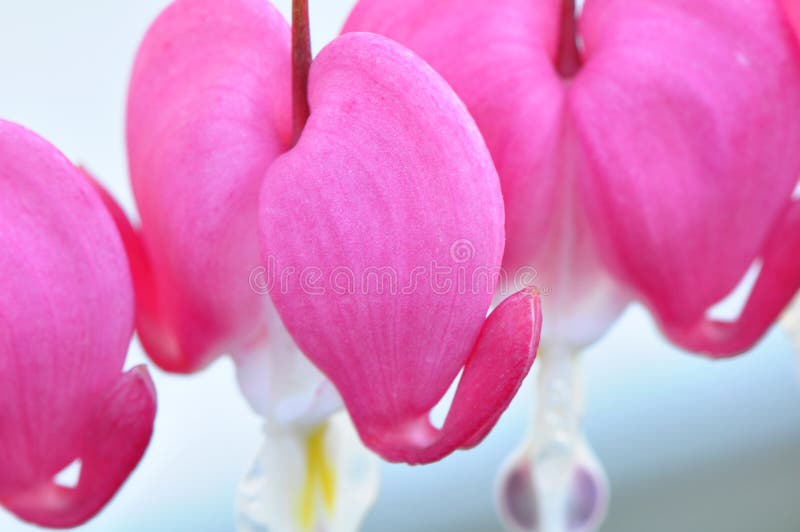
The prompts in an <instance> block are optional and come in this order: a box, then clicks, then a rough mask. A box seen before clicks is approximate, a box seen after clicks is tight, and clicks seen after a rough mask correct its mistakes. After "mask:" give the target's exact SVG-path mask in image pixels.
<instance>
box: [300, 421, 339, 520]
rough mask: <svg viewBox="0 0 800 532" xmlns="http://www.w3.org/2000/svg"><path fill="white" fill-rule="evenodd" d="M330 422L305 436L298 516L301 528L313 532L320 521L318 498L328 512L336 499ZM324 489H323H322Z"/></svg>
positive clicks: (329, 512) (330, 511)
mask: <svg viewBox="0 0 800 532" xmlns="http://www.w3.org/2000/svg"><path fill="white" fill-rule="evenodd" d="M327 430H328V427H327V424H321V425H319V426H318V427H316V428H315V429H314V430H312V431H311V432H310V433H309V434H308V436H306V441H305V447H306V477H305V482H304V484H303V489H302V491H301V493H300V500H299V505H298V520H299V522H300V528H301V530H304V531H307V532H310V531H311V530H313V528H314V525H315V524H316V521H317V507H318V501H320V499H321V502H322V504H323V507H324V509H325V511H326V513H327V514H328V515H331V514H333V510H334V505H335V503H336V470H335V468H334V467H333V464H332V463H331V461H330V460H329V458H328V456H327V454H326V452H325V434H326V432H327ZM320 492H321V493H320Z"/></svg>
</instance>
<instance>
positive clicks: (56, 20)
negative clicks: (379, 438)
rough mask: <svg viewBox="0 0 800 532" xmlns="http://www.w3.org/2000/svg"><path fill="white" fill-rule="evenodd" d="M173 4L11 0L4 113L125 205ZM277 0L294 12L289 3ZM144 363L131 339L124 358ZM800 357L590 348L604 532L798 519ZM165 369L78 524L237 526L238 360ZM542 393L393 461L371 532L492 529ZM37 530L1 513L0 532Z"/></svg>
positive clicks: (741, 526) (245, 460) (639, 319)
mask: <svg viewBox="0 0 800 532" xmlns="http://www.w3.org/2000/svg"><path fill="white" fill-rule="evenodd" d="M265 1H266V0H265ZM531 1H536V0H531ZM165 4H166V2H165V1H164V0H136V1H134V0H70V1H59V0H24V1H23V0H0V117H3V118H6V119H11V120H14V121H18V122H21V123H23V124H25V125H27V126H28V127H30V128H32V129H34V130H36V131H37V132H39V133H40V134H42V135H44V136H45V137H47V138H48V139H50V140H51V141H52V142H54V143H55V144H57V145H58V146H59V147H60V148H61V149H62V150H63V151H64V152H65V153H66V154H67V155H69V156H70V157H71V158H73V159H74V160H75V161H78V162H81V163H84V164H86V165H87V166H88V167H89V168H90V169H91V170H92V171H93V172H95V173H96V174H97V175H98V176H99V177H100V179H101V180H102V181H103V182H104V183H105V184H106V185H107V186H108V187H109V188H110V189H111V190H112V191H113V193H114V194H115V195H116V196H117V197H118V198H120V199H121V201H122V203H123V204H124V205H125V207H126V208H127V209H129V211H130V210H131V209H132V206H133V202H132V199H131V195H130V191H129V189H128V185H127V184H126V165H125V153H124V145H123V136H122V132H123V119H122V116H123V108H124V99H125V90H126V84H127V78H128V74H129V70H130V67H131V62H132V59H133V54H134V51H135V48H136V46H137V43H138V41H139V39H140V38H141V36H142V34H143V32H144V30H145V28H146V27H147V25H148V23H149V22H150V21H151V20H152V18H153V17H154V16H155V14H156V13H157V12H158V11H159V10H160V9H161V8H162V7H163V6H164V5H165ZM352 4H353V1H352V0H346V1H337V2H334V1H332V0H317V1H312V2H311V10H312V27H313V28H314V40H315V48H319V47H320V45H321V44H323V43H324V42H327V41H328V40H329V39H330V38H332V37H333V36H334V35H335V34H336V32H337V30H338V28H339V27H340V26H341V23H342V22H343V20H344V17H345V15H346V13H347V11H348V9H349V8H350V6H351V5H352ZM278 5H279V7H280V8H281V10H282V11H283V12H284V13H288V7H289V1H288V0H283V1H281V2H278ZM143 361H144V359H143V357H142V355H141V351H140V349H139V348H138V346H135V347H134V348H132V350H131V355H130V358H129V364H135V363H140V362H143ZM797 362H798V361H797V359H796V357H795V356H794V354H793V353H792V351H791V349H790V346H789V343H788V341H787V340H786V338H785V337H784V336H783V335H782V334H781V333H780V332H779V331H777V330H776V331H774V332H773V333H772V334H771V335H770V336H769V337H768V338H767V339H766V340H765V341H764V342H763V344H762V345H761V346H760V347H759V348H758V349H757V350H756V351H755V352H753V353H752V354H750V355H748V356H745V357H742V358H739V359H737V360H735V361H732V362H721V363H711V362H708V361H705V360H700V359H697V358H693V357H690V356H688V355H685V354H682V353H679V352H677V351H675V350H674V349H671V348H669V347H668V346H667V345H665V343H664V342H663V341H662V340H660V339H659V336H658V334H657V332H656V331H655V330H654V328H653V325H652V323H651V321H650V319H649V317H648V316H647V315H646V313H644V312H643V311H642V310H641V309H633V310H632V311H631V312H629V313H628V314H626V316H625V318H624V319H623V320H622V321H621V322H620V323H619V324H618V326H617V327H616V328H615V329H614V330H613V331H612V332H611V333H610V334H609V335H608V337H607V338H606V339H605V340H604V341H603V342H602V343H600V344H599V345H597V346H596V347H595V348H594V349H592V350H591V351H590V352H589V353H588V355H587V357H586V379H587V382H588V394H587V400H588V410H587V416H586V426H587V431H588V433H589V437H590V440H591V441H592V443H593V445H594V446H595V448H596V449H597V451H598V454H599V455H600V457H601V459H602V460H603V461H604V462H605V464H606V466H607V468H608V471H609V474H610V476H611V481H612V484H613V489H614V499H613V502H612V509H611V514H610V517H609V521H608V524H607V526H606V528H605V530H608V531H619V532H623V531H624V532H644V531H648V532H659V531H664V532H674V531H689V532H694V531H697V532H736V531H741V532H749V531H756V530H758V531H772V532H797V531H800V379H798V370H797ZM154 376H155V381H156V385H157V387H158V391H159V414H158V419H157V425H156V433H155V437H154V439H153V442H152V445H151V447H150V450H149V451H148V453H147V455H146V457H145V460H144V462H143V463H142V465H141V466H140V467H139V468H138V469H137V471H136V472H135V474H134V475H133V476H132V478H131V479H130V481H129V482H128V483H127V484H126V485H125V487H124V489H123V490H122V491H121V493H120V494H119V495H118V496H117V497H116V498H115V499H114V501H113V502H112V503H111V505H110V506H109V507H108V508H107V509H106V510H105V511H104V512H103V513H102V514H101V515H100V516H99V517H98V518H97V519H95V520H94V521H93V522H91V523H90V524H89V525H86V526H85V527H83V528H81V530H83V531H85V532H90V531H91V532H143V531H153V532H176V531H177V532H182V531H192V532H227V531H232V530H233V517H232V516H233V498H234V491H235V486H236V483H237V481H238V479H239V478H240V476H241V475H242V474H243V473H244V471H245V469H246V468H247V466H248V465H249V462H250V460H251V459H252V457H253V456H254V454H255V452H256V449H257V446H258V444H259V421H258V419H257V418H256V417H255V416H253V415H252V414H251V413H250V412H249V411H248V409H247V407H246V406H245V405H244V403H243V401H242V400H241V399H240V398H239V395H238V392H237V390H236V387H235V383H234V377H233V371H232V366H231V364H230V362H229V361H228V360H222V361H220V362H218V363H217V364H215V365H214V366H213V367H212V368H211V369H210V370H208V371H206V372H204V373H203V374H201V375H198V376H195V377H191V378H185V377H173V376H167V375H165V374H163V373H161V372H159V371H157V370H154ZM530 397H532V392H531V390H530V388H529V387H528V388H526V389H523V391H522V392H521V393H520V396H519V397H518V400H517V401H516V402H515V404H514V405H513V406H512V408H511V409H510V410H509V412H508V413H507V414H506V415H505V416H504V417H503V419H502V420H501V422H500V424H499V426H498V428H497V429H496V430H495V431H494V432H493V434H492V435H491V437H490V438H489V439H488V440H487V441H486V442H485V443H484V444H483V445H482V446H481V447H479V448H478V449H477V450H475V451H473V452H470V453H458V454H457V455H455V456H453V457H451V458H449V459H447V460H445V461H443V462H442V463H440V464H437V465H434V466H430V467H426V468H410V467H405V466H396V465H395V466H390V465H386V466H385V467H384V468H383V491H382V494H381V497H380V499H379V501H378V503H377V505H376V506H375V509H374V511H373V512H372V514H371V515H370V517H369V519H368V521H367V525H366V527H365V528H366V530H368V531H376V532H377V531H381V532H393V531H397V532H405V531H409V530H418V531H445V530H453V531H461V532H466V531H475V532H484V531H491V530H495V529H497V524H496V522H495V520H494V519H495V518H494V513H493V510H492V502H491V487H492V482H493V476H494V472H495V470H496V468H497V466H498V464H499V463H500V461H501V460H502V458H503V457H504V456H505V455H506V454H507V452H509V451H510V450H511V449H512V448H513V447H514V445H515V444H516V443H517V441H518V440H519V439H520V438H521V436H522V433H523V428H524V425H525V423H526V417H527V412H528V408H529V406H530ZM1 438H2V435H0V439H1ZM0 445H2V442H1V441H0ZM0 474H2V472H0ZM29 530H32V528H31V527H27V526H25V525H22V524H19V523H18V522H17V521H15V520H14V519H13V518H11V517H10V516H9V515H8V514H6V513H4V512H2V510H0V531H1V532H23V531H29Z"/></svg>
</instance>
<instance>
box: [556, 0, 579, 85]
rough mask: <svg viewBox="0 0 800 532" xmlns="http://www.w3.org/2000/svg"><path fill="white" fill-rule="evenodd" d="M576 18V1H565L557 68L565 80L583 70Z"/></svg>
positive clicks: (563, 3)
mask: <svg viewBox="0 0 800 532" xmlns="http://www.w3.org/2000/svg"><path fill="white" fill-rule="evenodd" d="M575 17H576V14H575V0H563V2H562V4H561V36H560V41H559V46H558V64H557V67H558V72H559V73H560V74H561V76H562V77H564V78H571V77H573V76H574V75H575V74H576V73H577V72H578V70H580V68H581V52H580V50H578V24H577V20H576V18H575Z"/></svg>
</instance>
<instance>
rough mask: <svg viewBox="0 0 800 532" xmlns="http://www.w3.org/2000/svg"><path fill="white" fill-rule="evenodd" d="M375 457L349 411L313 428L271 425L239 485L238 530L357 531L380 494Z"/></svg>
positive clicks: (251, 531)
mask: <svg viewBox="0 0 800 532" xmlns="http://www.w3.org/2000/svg"><path fill="white" fill-rule="evenodd" d="M378 484H379V471H378V459H377V457H376V456H375V455H374V454H373V453H371V452H370V451H368V450H367V449H366V448H365V447H364V446H363V444H362V443H361V440H360V439H359V438H358V435H357V434H356V432H355V429H354V428H353V425H352V423H351V422H350V419H349V418H348V416H347V414H346V413H340V414H337V415H336V416H334V417H332V418H331V419H330V420H329V421H326V422H324V423H322V424H320V425H317V426H315V427H311V428H306V429H303V430H298V429H297V428H289V429H288V430H287V427H285V426H281V425H276V424H271V425H268V426H267V427H266V428H265V442H264V445H263V447H262V449H261V450H260V451H259V454H258V456H257V457H256V460H255V462H254V464H253V467H252V469H251V471H250V472H249V473H248V475H247V476H246V477H245V479H244V480H243V481H242V483H241V484H240V487H239V495H238V499H237V520H238V530H239V532H267V531H269V532H354V531H356V530H358V528H359V526H360V524H361V521H362V520H363V518H364V516H365V515H366V513H367V511H368V510H369V508H370V507H371V506H372V504H373V502H374V501H375V498H376V497H377V493H378Z"/></svg>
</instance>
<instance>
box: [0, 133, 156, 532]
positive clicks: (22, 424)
mask: <svg viewBox="0 0 800 532" xmlns="http://www.w3.org/2000/svg"><path fill="white" fill-rule="evenodd" d="M0 247H1V248H2V249H3V251H4V252H3V254H2V256H0V294H2V299H0V329H2V331H3V334H2V335H0V434H2V435H3V438H2V441H0V504H2V505H4V506H7V507H8V508H9V509H11V510H12V511H14V512H16V513H18V514H19V515H20V517H22V518H24V519H27V520H30V521H32V522H35V523H38V524H42V525H50V526H76V525H78V524H80V523H81V522H83V521H85V520H87V519H89V518H90V517H91V516H92V515H94V514H95V513H96V512H97V511H99V510H100V508H101V507H102V506H103V504H104V503H105V502H106V501H108V499H109V498H111V496H113V494H114V493H115V492H116V490H117V489H118V488H119V486H120V485H121V484H122V482H123V481H124V480H125V478H126V477H127V476H128V474H129V473H130V472H131V470H132V469H133V468H134V467H135V466H136V464H137V462H138V461H139V458H140V457H141V456H142V453H143V452H144V449H145V448H146V447H147V443H148V441H149V435H150V431H151V430H152V425H153V417H154V414H155V395H154V392H153V390H152V387H151V386H150V385H148V386H147V387H146V388H142V386H141V385H140V384H137V383H138V382H139V381H147V375H146V372H145V371H144V370H136V372H135V373H134V374H130V373H129V374H126V375H121V373H120V372H121V370H122V365H123V362H124V360H125V354H126V352H127V349H128V345H129V343H130V338H131V334H132V330H133V293H132V289H131V278H130V272H129V270H128V265H127V261H126V260H125V253H124V250H123V247H122V243H121V242H120V238H119V235H118V234H117V232H116V229H115V228H114V224H113V222H112V220H111V218H110V217H109V215H108V213H107V212H106V210H105V208H104V207H103V204H102V202H101V201H100V199H99V198H98V197H97V194H96V193H95V192H94V191H93V190H92V188H91V186H90V185H89V184H88V182H87V181H86V180H85V178H84V176H83V175H82V174H81V173H80V171H78V169H76V168H75V167H74V166H73V165H72V164H71V163H70V162H69V161H68V160H67V159H66V158H65V157H64V156H63V155H61V154H60V153H59V152H58V151H57V150H56V149H55V148H54V147H53V146H51V145H50V144H48V143H47V142H45V141H44V140H42V139H41V138H39V137H38V136H36V135H35V134H33V133H31V132H29V131H27V130H25V129H23V128H21V127H20V126H17V125H15V124H11V123H9V122H4V121H0ZM147 382H149V381H147ZM115 390H117V391H115ZM123 392H124V393H125V395H124V399H125V402H124V404H122V405H120V406H118V407H117V406H115V405H116V402H117V401H118V400H115V399H113V398H114V397H116V396H117V395H119V394H120V393H123ZM121 400H122V399H119V401H121ZM98 405H103V408H102V410H100V411H98ZM120 440H123V441H125V442H126V443H125V444H124V445H123V444H122V443H121V442H120ZM76 459H81V460H83V461H84V462H85V468H84V471H85V473H84V474H82V476H81V479H80V482H79V485H78V488H76V491H75V492H74V493H66V492H64V493H61V492H59V493H55V492H53V491H52V490H51V489H50V487H51V486H52V483H53V480H52V479H53V476H54V475H56V474H57V473H58V472H59V471H61V470H62V469H63V468H65V467H66V466H67V465H69V464H70V463H72V462H73V461H74V460H76Z"/></svg>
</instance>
